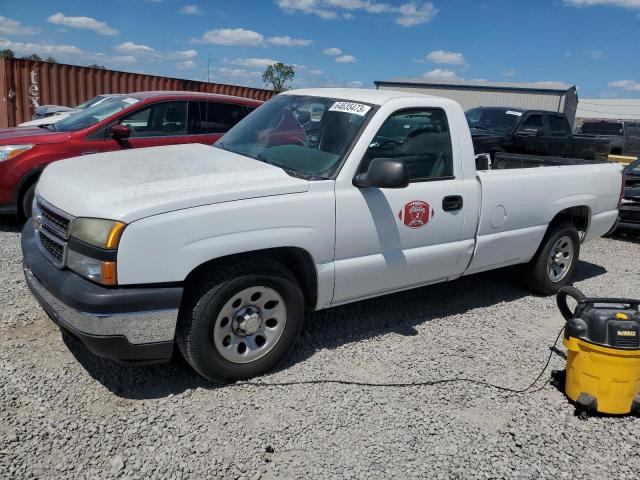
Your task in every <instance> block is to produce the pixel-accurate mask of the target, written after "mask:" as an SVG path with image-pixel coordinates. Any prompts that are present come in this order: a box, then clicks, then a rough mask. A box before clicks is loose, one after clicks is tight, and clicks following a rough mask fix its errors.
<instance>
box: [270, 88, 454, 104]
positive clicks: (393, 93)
mask: <svg viewBox="0 0 640 480" xmlns="http://www.w3.org/2000/svg"><path fill="white" fill-rule="evenodd" d="M281 95H300V96H309V97H325V98H339V99H343V100H351V101H353V102H363V103H368V104H370V105H384V104H385V103H387V102H390V101H392V100H395V99H398V98H420V99H424V98H438V99H442V97H437V96H434V95H423V94H420V93H412V92H401V91H397V90H376V89H373V88H306V89H299V90H289V91H286V92H283V93H282V94H281ZM443 100H448V99H443ZM448 101H450V102H452V103H455V102H453V100H448Z"/></svg>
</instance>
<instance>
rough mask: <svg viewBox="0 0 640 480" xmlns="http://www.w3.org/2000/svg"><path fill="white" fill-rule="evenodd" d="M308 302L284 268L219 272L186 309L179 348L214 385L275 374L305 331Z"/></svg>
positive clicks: (262, 265)
mask: <svg viewBox="0 0 640 480" xmlns="http://www.w3.org/2000/svg"><path fill="white" fill-rule="evenodd" d="M303 314H304V297H303V294H302V290H301V288H300V286H299V284H298V282H297V280H296V279H295V277H294V276H293V275H292V274H291V272H289V270H287V269H286V268H285V267H283V266H282V265H281V264H279V263H277V262H274V261H271V260H266V259H255V260H254V261H247V262H243V263H241V264H237V265H233V266H230V267H228V268H226V269H222V270H221V271H218V272H217V273H216V274H215V275H214V276H213V277H211V278H210V279H208V280H204V281H202V282H200V283H199V285H197V286H196V287H195V288H194V290H193V291H192V292H191V294H190V295H189V297H188V298H187V300H186V302H185V304H184V305H183V307H182V308H181V312H180V320H179V324H178V331H177V336H176V338H177V343H178V347H179V349H180V351H181V353H182V355H183V356H184V358H185V360H186V361H187V362H188V363H189V365H191V367H192V368H193V369H194V370H195V371H196V372H198V373H199V374H200V375H202V376H203V377H205V378H207V379H209V380H213V381H222V382H226V381H230V380H237V379H242V378H250V377H254V376H257V375H261V374H262V373H264V372H266V371H268V370H270V369H272V368H273V367H275V366H276V365H277V364H278V363H279V362H280V361H281V360H282V359H283V358H284V357H285V356H286V354H287V352H288V351H289V349H290V348H291V346H292V345H293V343H294V342H295V339H296V337H297V336H298V333H299V332H300V328H301V327H302V321H303Z"/></svg>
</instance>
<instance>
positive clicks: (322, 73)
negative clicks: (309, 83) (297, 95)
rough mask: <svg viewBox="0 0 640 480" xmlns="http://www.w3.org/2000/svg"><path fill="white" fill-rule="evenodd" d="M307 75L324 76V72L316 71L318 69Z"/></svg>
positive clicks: (310, 71)
mask: <svg viewBox="0 0 640 480" xmlns="http://www.w3.org/2000/svg"><path fill="white" fill-rule="evenodd" d="M309 74H310V75H324V70H318V69H314V70H309Z"/></svg>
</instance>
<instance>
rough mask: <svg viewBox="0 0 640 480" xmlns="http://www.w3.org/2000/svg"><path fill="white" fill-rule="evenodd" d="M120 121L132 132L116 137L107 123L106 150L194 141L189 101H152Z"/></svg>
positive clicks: (104, 149)
mask: <svg viewBox="0 0 640 480" xmlns="http://www.w3.org/2000/svg"><path fill="white" fill-rule="evenodd" d="M117 123H119V124H121V125H126V126H128V127H129V128H130V129H131V136H130V137H129V138H126V139H122V140H114V139H113V138H112V137H111V136H110V135H109V128H110V127H107V131H106V135H105V141H104V148H103V151H104V152H109V151H114V150H123V149H128V148H144V147H156V146H162V145H175V144H180V143H191V142H192V140H191V139H192V137H193V136H192V135H189V134H188V130H187V125H188V122H187V102H186V101H170V102H159V103H153V104H151V105H147V106H145V107H143V108H141V109H139V110H136V111H134V112H131V113H128V114H126V115H124V116H123V117H121V118H119V119H118V121H117Z"/></svg>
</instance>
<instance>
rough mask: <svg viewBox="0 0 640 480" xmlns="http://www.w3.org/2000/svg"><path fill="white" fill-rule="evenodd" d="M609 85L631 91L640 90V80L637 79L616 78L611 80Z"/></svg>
mask: <svg viewBox="0 0 640 480" xmlns="http://www.w3.org/2000/svg"><path fill="white" fill-rule="evenodd" d="M609 87H611V88H617V89H620V90H627V91H629V92H640V82H638V81H636V80H616V81H614V82H609Z"/></svg>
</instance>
